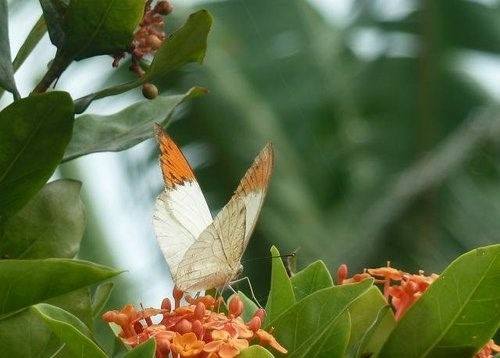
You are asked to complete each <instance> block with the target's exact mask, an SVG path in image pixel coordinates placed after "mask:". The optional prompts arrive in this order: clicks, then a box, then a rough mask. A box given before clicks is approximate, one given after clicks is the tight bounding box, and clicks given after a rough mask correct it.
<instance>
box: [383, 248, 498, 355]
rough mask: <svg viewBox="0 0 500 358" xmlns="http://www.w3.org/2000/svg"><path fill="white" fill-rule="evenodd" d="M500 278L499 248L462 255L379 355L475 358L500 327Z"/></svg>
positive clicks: (429, 291)
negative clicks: (461, 357)
mask: <svg viewBox="0 0 500 358" xmlns="http://www.w3.org/2000/svg"><path fill="white" fill-rule="evenodd" d="M499 277H500V245H492V246H487V247H481V248H478V249H475V250H472V251H470V252H468V253H466V254H464V255H462V256H460V257H459V258H458V259H456V260H455V261H453V262H452V263H451V264H450V265H449V266H448V267H447V268H446V270H444V272H443V273H442V274H441V275H440V276H439V278H438V279H437V280H436V281H434V282H433V283H432V284H431V285H430V286H429V288H428V289H427V290H426V291H425V292H424V293H423V294H422V296H421V297H420V298H419V299H418V300H417V301H416V302H415V303H414V304H413V305H412V306H411V307H410V308H409V310H408V311H407V312H406V313H405V314H404V316H403V317H402V318H401V320H400V321H399V322H398V324H397V325H396V328H395V329H394V331H393V332H392V334H391V335H390V336H389V339H388V340H387V342H386V344H385V345H384V346H383V348H382V351H381V352H380V356H381V357H391V356H394V354H396V352H399V354H400V353H401V352H404V354H405V356H406V357H424V356H439V357H445V356H446V357H452V356H457V357H458V356H464V357H465V356H469V357H470V356H473V355H474V354H475V353H476V352H477V351H478V350H479V349H481V348H482V347H483V346H484V345H485V344H486V343H487V342H488V340H489V339H490V338H491V337H492V336H493V335H494V334H495V332H496V330H497V329H498V327H499V325H500V310H499V309H498V307H499V306H500V285H499V284H498V278H499ZM415 337H418V340H415Z"/></svg>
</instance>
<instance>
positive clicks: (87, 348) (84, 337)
mask: <svg viewBox="0 0 500 358" xmlns="http://www.w3.org/2000/svg"><path fill="white" fill-rule="evenodd" d="M31 309H32V310H33V311H34V312H36V313H37V314H38V315H40V317H41V318H42V319H43V320H44V321H45V323H46V324H47V325H48V326H49V327H50V328H51V329H52V331H53V332H54V333H55V334H56V335H57V336H58V337H59V339H61V340H62V341H63V342H64V343H65V344H66V346H67V347H68V348H69V349H70V350H71V351H72V352H73V353H74V354H75V355H77V356H81V357H104V358H106V357H107V355H106V354H105V353H104V351H103V350H102V349H101V348H99V346H98V345H97V344H96V343H94V342H93V341H92V339H91V337H92V332H91V331H90V330H89V329H88V328H87V326H85V324H83V322H82V321H80V320H79V319H78V318H77V317H75V316H74V315H72V314H71V313H69V312H68V311H65V310H63V309H62V308H59V307H56V306H52V305H49V304H46V303H39V304H37V305H35V306H33V307H32V308H31Z"/></svg>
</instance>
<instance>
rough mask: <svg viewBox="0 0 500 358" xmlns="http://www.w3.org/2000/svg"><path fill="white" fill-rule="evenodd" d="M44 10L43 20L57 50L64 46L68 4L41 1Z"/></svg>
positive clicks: (48, 0)
mask: <svg viewBox="0 0 500 358" xmlns="http://www.w3.org/2000/svg"><path fill="white" fill-rule="evenodd" d="M39 1H40V5H41V7H42V10H43V18H44V19H45V23H46V24H47V30H48V31H49V37H50V41H51V42H52V43H53V44H54V46H56V47H57V48H59V47H61V46H63V45H64V38H65V35H64V29H63V26H64V16H65V15H66V11H67V9H68V4H65V3H64V2H63V1H57V0H39Z"/></svg>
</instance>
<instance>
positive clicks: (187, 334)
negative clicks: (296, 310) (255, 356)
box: [102, 288, 287, 358]
mask: <svg viewBox="0 0 500 358" xmlns="http://www.w3.org/2000/svg"><path fill="white" fill-rule="evenodd" d="M183 296H184V293H183V292H182V291H180V290H178V289H176V288H174V292H173V298H174V309H172V303H171V301H170V299H168V298H165V299H164V300H163V302H162V305H161V308H160V309H155V308H145V309H141V310H139V311H137V310H136V309H135V308H134V306H132V305H131V304H127V305H125V306H124V307H123V308H122V309H121V310H119V311H116V310H115V311H108V312H106V313H104V314H103V316H102V318H103V320H104V321H106V322H109V323H111V322H112V323H115V324H117V325H119V326H120V327H121V332H120V334H119V337H120V338H121V340H122V341H123V343H125V344H127V345H129V346H131V347H135V346H137V345H138V344H140V343H142V342H145V341H146V340H148V339H150V338H154V339H155V341H156V357H169V356H170V354H172V355H173V357H207V358H217V357H221V358H231V357H236V356H238V354H239V353H240V352H241V351H242V350H244V349H245V348H247V347H249V346H250V345H251V344H260V345H261V346H270V347H272V348H274V349H276V350H277V351H278V352H281V353H287V350H286V349H285V348H284V347H282V346H281V345H280V344H279V343H278V341H276V339H275V338H274V337H273V335H272V332H267V331H265V330H263V329H261V325H262V321H263V319H264V316H265V311H264V310H263V309H262V308H260V309H258V310H257V311H256V312H255V314H254V315H253V317H252V318H251V319H250V320H249V321H248V322H247V323H245V322H244V321H243V319H242V318H241V317H240V315H241V313H242V312H243V302H242V301H241V299H240V298H239V297H238V296H236V295H235V296H233V297H232V298H231V300H230V301H229V304H228V312H227V313H223V312H221V311H220V306H221V303H222V297H219V298H218V299H215V298H213V297H212V296H210V295H207V296H200V297H196V298H193V297H191V296H188V295H186V296H185V297H184V299H185V301H186V302H187V305H185V306H181V300H182V298H183ZM157 316H158V320H159V322H158V323H153V317H157Z"/></svg>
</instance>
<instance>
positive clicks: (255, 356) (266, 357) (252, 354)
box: [238, 345, 274, 358]
mask: <svg viewBox="0 0 500 358" xmlns="http://www.w3.org/2000/svg"><path fill="white" fill-rule="evenodd" d="M273 357H274V356H273V355H272V354H271V352H269V351H268V350H267V349H265V348H264V347H262V346H258V345H253V346H250V347H248V348H245V349H243V350H242V351H241V352H240V354H239V355H238V358H273Z"/></svg>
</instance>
